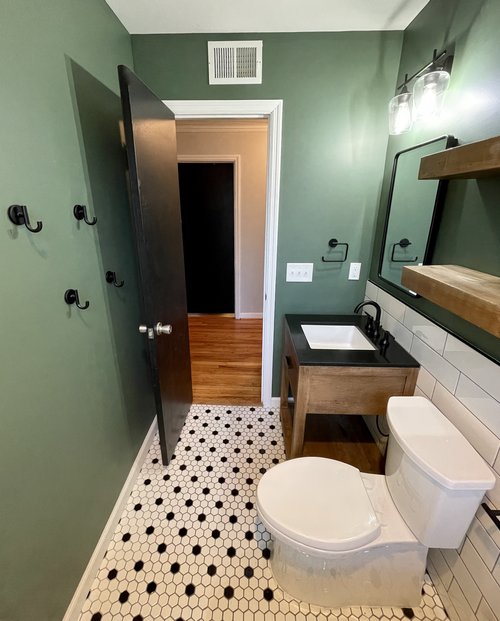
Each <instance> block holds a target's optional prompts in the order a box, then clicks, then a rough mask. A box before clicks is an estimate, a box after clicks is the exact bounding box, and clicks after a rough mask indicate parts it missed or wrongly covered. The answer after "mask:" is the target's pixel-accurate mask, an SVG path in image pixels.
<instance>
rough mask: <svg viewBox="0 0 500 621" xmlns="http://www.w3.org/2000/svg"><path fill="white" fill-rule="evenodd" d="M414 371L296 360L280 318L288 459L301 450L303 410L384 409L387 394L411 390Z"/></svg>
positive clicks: (365, 411) (348, 411)
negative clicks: (300, 362) (320, 363)
mask: <svg viewBox="0 0 500 621" xmlns="http://www.w3.org/2000/svg"><path fill="white" fill-rule="evenodd" d="M417 375H418V368H408V367H387V366H386V367H383V366H374V367H370V366H341V365H332V366H330V365H312V364H299V358H298V356H297V352H296V351H295V347H294V344H293V341H292V337H291V335H290V330H289V328H288V325H287V323H286V322H285V326H284V347H283V358H282V367H281V406H280V416H281V424H282V427H283V434H284V438H285V451H286V455H287V458H289V459H290V458H293V457H300V456H301V455H302V448H303V443H304V433H305V427H306V423H307V415H308V414H369V415H372V414H373V415H376V414H385V413H386V408H387V401H388V399H389V397H391V396H395V395H400V396H401V395H413V392H414V390H415V384H416V381H417ZM290 397H291V398H290Z"/></svg>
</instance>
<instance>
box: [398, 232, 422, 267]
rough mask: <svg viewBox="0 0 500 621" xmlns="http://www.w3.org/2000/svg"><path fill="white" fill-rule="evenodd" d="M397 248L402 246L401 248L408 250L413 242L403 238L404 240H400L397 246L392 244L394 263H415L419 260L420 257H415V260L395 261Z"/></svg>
mask: <svg viewBox="0 0 500 621" xmlns="http://www.w3.org/2000/svg"><path fill="white" fill-rule="evenodd" d="M396 246H400V247H401V248H408V246H411V241H410V240H409V239H406V237H403V239H400V240H399V241H398V242H396V243H395V244H392V252H391V261H392V262H393V263H413V262H414V261H416V260H417V259H418V257H415V258H414V259H395V258H394V251H395V250H396Z"/></svg>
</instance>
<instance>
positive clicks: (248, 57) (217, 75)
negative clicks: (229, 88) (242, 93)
mask: <svg viewBox="0 0 500 621" xmlns="http://www.w3.org/2000/svg"><path fill="white" fill-rule="evenodd" d="M208 83H209V84H262V41H208Z"/></svg>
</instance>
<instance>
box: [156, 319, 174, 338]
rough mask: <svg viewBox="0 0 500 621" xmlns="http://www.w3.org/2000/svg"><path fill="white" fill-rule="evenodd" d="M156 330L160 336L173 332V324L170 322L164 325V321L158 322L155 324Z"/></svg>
mask: <svg viewBox="0 0 500 621" xmlns="http://www.w3.org/2000/svg"><path fill="white" fill-rule="evenodd" d="M155 332H156V334H157V335H158V336H161V335H162V334H172V326H171V325H170V324H169V323H167V325H166V326H164V325H163V324H162V323H160V322H158V323H157V324H156V326H155Z"/></svg>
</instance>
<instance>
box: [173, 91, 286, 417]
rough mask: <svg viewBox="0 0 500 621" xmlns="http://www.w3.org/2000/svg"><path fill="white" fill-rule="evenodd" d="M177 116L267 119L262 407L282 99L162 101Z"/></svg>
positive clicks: (270, 336) (270, 325) (267, 397)
mask: <svg viewBox="0 0 500 621" xmlns="http://www.w3.org/2000/svg"><path fill="white" fill-rule="evenodd" d="M164 104H165V105H166V106H168V107H169V108H170V110H172V112H173V113H174V114H175V117H176V118H177V119H213V118H244V119H252V118H267V119H268V123H269V128H268V140H267V144H268V147H267V184H266V233H265V252H264V304H263V321H262V329H263V335H262V390H261V398H262V403H263V404H264V407H269V406H270V404H271V398H272V380H273V344H274V313H275V302H276V262H277V254H278V213H279V193H280V172H281V126H282V118H283V100H281V99H260V100H259V99H248V100H246V99H233V100H215V99H214V100H191V101H183V100H165V101H164Z"/></svg>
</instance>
